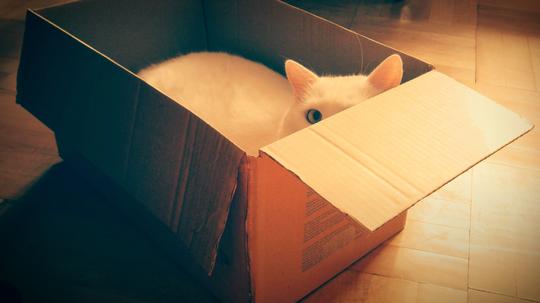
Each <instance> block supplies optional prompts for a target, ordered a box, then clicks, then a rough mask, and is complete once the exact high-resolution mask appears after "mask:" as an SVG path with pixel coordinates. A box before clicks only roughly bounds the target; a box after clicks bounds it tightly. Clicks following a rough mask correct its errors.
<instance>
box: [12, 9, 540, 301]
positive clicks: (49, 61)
mask: <svg viewBox="0 0 540 303" xmlns="http://www.w3.org/2000/svg"><path fill="white" fill-rule="evenodd" d="M198 50H211V51H227V52H230V53H235V54H240V55H242V56H244V57H246V58H249V59H253V60H255V61H259V62H262V63H264V64H266V65H267V66H269V67H271V68H273V69H275V70H277V71H279V72H281V73H283V62H284V59H285V58H293V59H296V60H298V61H300V62H302V63H304V64H306V65H307V66H309V67H311V68H313V69H314V70H315V71H316V72H317V73H320V74H350V73H356V72H358V71H359V70H360V69H361V68H362V69H363V70H365V71H369V69H370V68H373V67H375V66H376V65H377V64H378V63H379V62H380V61H382V60H383V59H384V58H386V57H387V56H388V55H390V54H393V53H399V54H400V55H401V56H402V58H403V61H404V70H405V74H404V81H405V83H404V84H402V85H401V86H399V87H397V88H394V89H392V90H390V91H387V92H385V93H383V94H381V95H378V96H376V97H374V98H372V99H370V100H368V101H366V102H363V103H361V104H359V105H357V106H354V107H352V108H350V109H348V110H345V111H343V112H341V113H339V114H336V115H334V116H332V117H330V118H328V119H325V120H324V121H322V122H320V123H318V124H315V125H313V126H311V127H309V128H306V129H303V130H301V131H299V132H297V133H295V134H292V135H290V136H288V137H286V138H283V139H281V140H279V141H277V142H275V143H272V144H270V145H268V146H265V147H263V148H262V149H261V151H260V154H259V156H258V157H252V156H248V155H246V154H245V153H244V152H243V151H242V150H240V149H239V148H237V147H236V146H235V145H234V144H232V143H231V142H230V141H229V140H228V139H227V138H225V137H223V136H222V135H221V134H220V133H219V132H218V131H216V130H214V129H212V128H211V127H209V126H208V125H207V124H206V123H205V122H204V121H202V120H201V119H199V118H198V117H196V116H195V115H193V114H192V113H190V112H189V111H188V110H186V109H185V108H183V107H182V106H181V105H179V104H177V103H175V102H174V101H172V100H170V99H169V98H168V97H166V96H164V95H163V94H161V93H160V92H159V91H157V90H155V89H154V88H152V87H150V86H149V85H147V84H146V83H145V82H143V81H142V80H140V79H139V78H138V77H137V76H136V72H138V71H139V70H140V69H141V68H143V67H145V66H147V65H148V64H150V63H155V62H158V61H161V60H163V59H165V58H169V57H172V56H175V55H177V54H179V53H187V52H191V51H198ZM17 101H18V102H19V103H20V104H21V105H22V106H24V107H25V108H26V109H28V110H29V111H30V112H31V113H33V114H34V115H35V116H36V117H37V118H39V119H40V120H41V121H43V122H44V123H45V124H46V125H47V126H48V127H50V128H51V129H52V130H53V131H54V132H55V135H56V139H57V144H58V147H59V151H60V154H61V156H62V157H63V158H64V159H65V160H66V161H68V162H69V163H71V164H72V165H73V166H75V167H77V168H79V171H80V172H81V174H82V175H83V176H85V178H88V179H90V180H93V181H94V182H93V183H94V184H96V185H97V186H99V187H100V188H101V189H102V191H103V192H105V193H106V194H107V195H109V197H110V198H111V200H112V201H115V202H116V204H117V205H119V206H120V207H121V208H122V209H123V210H124V212H125V213H126V214H128V215H130V216H132V217H133V218H134V221H135V222H137V223H138V224H139V225H140V226H142V227H143V229H144V230H145V231H147V232H148V234H149V235H151V236H152V237H154V238H155V239H156V240H157V241H156V243H157V244H159V245H160V246H162V247H163V248H164V249H165V250H167V251H168V252H169V253H170V254H171V255H172V256H175V257H177V258H178V260H180V261H181V262H182V263H183V264H184V266H186V267H187V268H188V269H189V270H190V271H191V272H192V273H193V274H194V275H196V276H197V277H198V278H199V279H200V280H201V281H202V282H203V283H205V284H206V285H208V286H209V287H210V288H211V289H212V290H213V291H214V293H215V294H216V295H217V296H218V297H220V298H221V299H223V300H225V301H233V302H244V301H246V302H247V301H256V302H291V301H295V300H298V299H300V298H301V297H303V296H305V295H306V294H307V293H309V292H310V291H312V290H313V289H315V288H316V287H318V286H319V285H321V284H322V283H324V282H325V281H327V280H328V279H329V278H331V277H332V276H334V275H336V274H337V273H339V272H340V271H341V270H343V269H344V268H346V267H347V266H348V265H349V264H351V263H352V262H354V261H355V260H357V259H358V258H359V257H361V256H362V255H364V254H366V253H367V252H368V251H370V250H372V249H373V248H375V247H376V246H377V245H379V244H380V243H382V242H383V241H384V240H385V239H387V238H389V237H390V236H392V235H393V234H395V233H397V232H399V231H400V230H401V229H402V228H403V226H404V223H405V217H406V211H407V209H408V208H409V207H411V206H412V205H413V204H414V203H416V202H417V201H419V200H421V199H422V198H423V197H425V196H427V195H429V194H430V193H432V192H433V191H435V190H436V189H438V188H439V187H441V186H442V185H444V184H445V183H447V182H448V181H449V180H451V179H453V178H454V177H456V176H457V175H459V174H461V173H462V172H464V171H465V170H467V169H469V168H470V167H471V166H473V165H474V164H476V163H477V162H479V161H480V160H482V159H484V158H485V157H487V156H488V155H490V154H491V153H493V152H495V151H496V150H498V149H500V148H501V147H503V146H504V145H506V144H507V143H509V142H510V141H512V140H514V139H515V138H517V137H519V136H521V135H522V134H524V133H525V132H527V131H528V130H529V129H531V127H532V125H531V124H530V123H529V122H527V121H525V120H524V119H522V118H521V117H519V116H517V115H516V114H514V113H512V112H510V111H508V110H506V109H504V108H503V107H501V106H499V105H498V104H496V103H494V102H492V101H491V100H489V99H487V98H486V97H484V96H482V95H480V94H478V93H476V92H475V91H473V90H471V89H469V88H467V87H465V86H463V85H461V84H459V83H458V82H456V81H454V80H453V79H451V78H449V77H447V76H445V75H443V74H441V73H439V72H437V71H435V70H433V69H432V67H431V66H430V65H429V64H427V63H425V62H422V61H420V60H418V59H415V58H413V57H411V56H409V55H407V54H403V53H401V52H399V51H396V50H394V49H391V48H389V47H387V46H384V45H382V44H379V43H377V42H375V41H373V40H370V39H369V38H366V37H363V36H361V35H358V34H356V33H354V32H351V31H349V30H346V29H344V28H342V27H339V26H337V25H335V24H333V23H331V22H328V21H326V20H323V19H320V18H318V17H316V16H313V15H311V14H309V13H307V12H305V11H302V10H300V9H297V8H294V7H292V6H289V5H288V4H285V3H282V2H273V1H248V0H235V1H217V0H206V1H197V0H187V1H176V0H160V1H143V0H135V1H131V0H130V1H127V0H115V1H87V2H82V3H80V2H75V3H70V4H66V5H62V6H56V7H50V8H46V9H42V10H37V11H32V10H30V11H29V12H28V14H27V18H26V31H25V35H24V42H23V49H22V55H21V63H20V67H19V73H18V83H17Z"/></svg>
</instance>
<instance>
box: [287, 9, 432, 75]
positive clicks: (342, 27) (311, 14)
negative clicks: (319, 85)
mask: <svg viewBox="0 0 540 303" xmlns="http://www.w3.org/2000/svg"><path fill="white" fill-rule="evenodd" d="M280 4H281V5H284V6H288V7H290V8H292V9H295V10H298V11H301V12H302V13H304V14H307V15H310V16H312V17H313V18H316V19H319V20H321V21H324V22H326V23H329V24H332V25H333V26H336V27H339V28H341V29H343V30H345V31H348V32H350V33H352V34H354V35H356V36H361V37H363V38H365V39H367V40H369V41H371V42H373V43H374V44H377V45H379V46H383V47H385V48H389V49H391V50H393V51H396V52H399V53H402V54H404V55H406V56H408V57H410V58H413V59H415V60H417V61H419V62H422V63H424V64H425V65H427V67H428V68H429V69H427V70H426V71H425V73H427V72H429V71H432V70H434V69H435V66H434V65H433V64H431V63H428V62H426V61H424V60H421V59H419V58H417V57H415V56H413V55H411V54H409V53H407V52H404V51H402V50H399V49H397V48H394V47H392V46H389V45H386V44H384V43H381V42H379V41H377V40H373V39H372V38H370V37H368V36H365V35H362V34H361V33H358V32H355V31H353V30H352V29H350V28H347V27H344V26H343V25H340V24H337V23H335V22H334V21H332V20H328V19H325V18H323V17H321V16H318V15H315V14H314V13H312V12H310V11H307V10H304V9H302V8H299V7H297V6H294V5H292V4H289V3H287V2H284V1H281V3H280ZM411 80H412V79H411Z"/></svg>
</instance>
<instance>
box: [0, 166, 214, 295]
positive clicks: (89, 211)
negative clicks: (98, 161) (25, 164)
mask: <svg viewBox="0 0 540 303" xmlns="http://www.w3.org/2000/svg"><path fill="white" fill-rule="evenodd" d="M109 203H111V201H107V200H105V199H104V198H103V197H102V196H101V195H100V194H99V193H97V192H96V191H95V190H94V189H93V188H92V187H90V186H88V185H87V184H85V182H83V181H82V180H81V179H80V178H79V177H78V176H77V175H76V174H75V173H74V172H73V171H71V169H70V168H69V167H68V166H67V165H66V164H65V163H63V162H61V163H59V164H57V165H55V166H53V167H52V168H51V169H50V170H48V171H47V172H46V173H45V174H44V175H43V176H42V177H41V178H40V179H39V181H37V182H36V183H35V184H34V185H33V186H32V188H30V189H29V190H28V191H27V192H26V194H24V195H23V196H22V197H21V198H20V199H18V200H16V201H9V202H4V203H3V204H4V206H3V207H2V208H1V209H0V243H1V245H0V298H2V297H3V298H10V300H11V301H14V302H18V299H22V302H215V299H214V298H213V297H212V295H210V294H209V293H208V291H207V290H205V289H204V288H203V287H202V286H200V285H199V284H198V283H197V282H195V281H194V280H193V279H192V277H190V276H189V275H188V274H186V273H185V272H184V271H182V270H181V269H179V268H178V266H177V265H176V264H175V263H173V262H172V261H171V260H170V259H168V258H167V257H166V256H165V255H164V254H162V253H161V251H159V250H158V249H157V248H155V246H154V245H153V243H152V241H151V240H149V239H148V238H146V237H145V236H144V235H143V234H142V233H141V232H140V231H139V230H138V229H136V228H135V227H134V226H133V224H132V223H131V222H129V221H128V220H127V218H125V217H123V216H122V215H121V214H120V213H119V212H118V210H117V209H115V208H114V207H112V206H111V205H109ZM19 296H20V298H19ZM19 301H20V300H19ZM3 302H5V301H3Z"/></svg>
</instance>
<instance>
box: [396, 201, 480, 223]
mask: <svg viewBox="0 0 540 303" xmlns="http://www.w3.org/2000/svg"><path fill="white" fill-rule="evenodd" d="M407 218H408V220H414V221H420V222H425V223H432V224H437V225H443V226H449V227H454V228H461V229H464V230H469V222H470V205H469V204H465V203H461V202H455V201H449V200H442V199H435V198H431V197H428V198H425V199H424V200H422V201H420V202H418V203H417V204H416V205H415V206H413V207H412V208H411V209H409V213H408V217H407Z"/></svg>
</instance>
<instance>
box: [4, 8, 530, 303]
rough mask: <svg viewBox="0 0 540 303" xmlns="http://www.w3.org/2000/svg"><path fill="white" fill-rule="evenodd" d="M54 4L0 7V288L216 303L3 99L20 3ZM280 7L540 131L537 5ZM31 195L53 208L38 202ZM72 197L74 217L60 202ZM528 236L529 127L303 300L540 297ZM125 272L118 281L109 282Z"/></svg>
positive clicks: (11, 71)
mask: <svg viewBox="0 0 540 303" xmlns="http://www.w3.org/2000/svg"><path fill="white" fill-rule="evenodd" d="M21 2H23V3H24V4H21ZM53 2H57V1H53V0H50V1H43V0H39V1H38V0H36V1H26V2H25V1H16V0H8V1H3V2H2V3H1V4H0V201H2V200H3V201H4V202H2V203H0V215H2V214H3V213H4V214H7V213H11V212H13V211H12V210H13V209H17V207H18V206H17V205H18V204H23V205H25V206H24V207H23V208H21V210H20V211H16V212H15V213H16V214H17V215H13V216H11V217H12V218H11V221H15V223H13V222H11V223H10V224H11V225H9V224H8V225H5V226H8V227H9V228H11V229H10V230H7V231H6V230H3V231H1V230H0V235H3V234H4V235H5V234H6V233H10V234H12V235H13V236H12V237H11V238H10V242H9V245H5V246H4V247H3V246H2V245H0V254H2V255H3V256H4V257H3V258H0V259H3V260H8V261H9V264H8V262H4V263H2V261H1V260H0V275H4V276H0V282H1V281H2V280H4V282H7V284H9V285H12V286H13V288H16V289H18V291H19V292H20V293H22V294H23V297H24V298H25V299H28V300H30V301H33V300H35V301H43V299H44V298H54V296H55V295H57V296H58V295H59V294H62V295H66V296H67V297H69V298H72V300H73V301H80V298H81V297H82V298H86V299H85V300H86V301H89V302H91V301H100V302H118V301H121V302H156V301H160V302H175V301H178V302H180V301H182V300H183V301H184V302H185V301H186V298H193V299H192V300H191V301H193V302H213V301H214V298H212V297H211V296H210V295H208V294H207V293H206V292H205V290H204V289H202V288H201V287H200V286H199V285H198V284H197V283H196V282H194V281H192V279H190V277H189V276H187V275H186V274H184V273H183V272H181V271H180V270H176V269H174V270H173V269H170V268H168V267H167V263H166V261H164V260H162V259H163V258H159V256H157V255H156V254H159V252H155V251H154V250H153V249H152V248H151V247H150V246H151V245H150V244H149V243H146V242H144V241H142V240H139V239H138V238H137V236H136V235H137V232H136V231H133V230H132V228H131V227H130V226H129V225H128V224H124V225H123V224H120V223H117V222H115V220H114V218H112V217H110V216H104V215H103V213H108V212H109V208H108V205H103V204H100V202H98V201H99V200H100V196H99V194H98V193H95V192H94V191H93V190H92V189H91V188H89V187H88V186H85V184H79V183H78V182H77V181H75V180H77V179H76V177H75V175H74V174H73V172H71V171H69V169H68V168H66V167H64V166H63V164H62V163H60V164H57V163H59V161H60V159H59V158H58V156H57V153H56V149H55V145H54V137H53V135H52V133H51V132H50V131H49V130H47V129H46V128H45V127H44V126H43V125H41V124H40V123H39V122H37V121H36V120H35V119H34V118H33V117H32V116H31V115H30V114H28V113H27V112H25V111H24V110H23V109H21V108H20V107H19V106H18V105H16V104H15V103H14V94H15V73H16V67H17V64H18V59H17V58H18V52H19V45H20V39H21V34H22V32H23V22H22V19H23V17H24V9H23V7H24V6H26V5H28V6H31V7H39V6H42V5H47V4H50V3H53ZM289 2H291V3H292V4H295V5H298V6H300V7H303V8H305V9H307V10H310V11H312V12H314V13H315V14H318V15H320V16H323V17H325V18H328V19H330V20H332V21H334V22H336V23H338V24H341V25H343V26H345V27H348V28H351V29H353V30H355V31H358V32H360V33H362V34H364V35H366V36H368V37H371V38H373V39H375V40H378V41H381V42H383V43H386V44H388V45H390V46H392V47H394V48H397V49H400V50H403V51H405V52H407V53H409V54H411V55H414V56H416V57H419V58H421V59H423V60H425V61H427V62H430V63H433V64H434V65H435V67H436V68H437V69H438V70H440V71H442V72H444V73H446V74H448V75H450V76H452V77H454V78H456V79H457V80H459V81H461V82H463V83H464V84H466V85H468V86H470V87H472V88H474V89H476V90H478V91H480V92H481V93H483V94H485V95H487V96H489V97H491V98H493V99H494V100H496V101H498V102H500V103H501V104H503V105H505V106H507V107H508V108H510V109H512V110H514V111H516V112H518V113H519V114H521V115H522V116H524V117H526V118H528V119H529V120H530V121H532V122H533V123H535V124H536V125H540V2H538V1H535V0H515V1H504V0H405V1H389V0H386V1H383V0H381V1H365V0H364V1H362V0H358V1H352V0H349V1H345V0H343V1H329V0H327V1H289ZM55 164H56V165H55ZM51 167H52V168H51ZM66 188H67V189H66ZM42 195H49V197H55V198H58V201H60V200H62V202H55V203H52V204H51V205H49V204H40V202H39V201H40V197H42ZM81 197H84V199H83V200H84V201H85V203H84V205H85V206H84V207H83V208H82V210H81V209H78V210H75V209H74V206H73V205H70V204H65V203H66V202H65V201H64V200H66V201H68V200H69V201H72V200H76V201H78V200H80V199H81ZM62 198H63V199H62ZM21 201H22V202H21ZM63 203H64V204H63ZM78 203H79V202H78ZM66 207H67V208H68V210H67V211H66V210H65V209H66ZM27 213H28V214H29V215H26V214H27ZM14 218H15V219H14ZM18 218H23V219H21V220H20V221H18V220H19V219H18ZM45 218H48V219H45ZM73 218H76V219H73ZM21 222H23V223H21ZM2 226H4V225H1V224H0V227H2ZM51 226H53V228H52V230H51V231H48V230H47V228H51ZM102 226H106V227H107V228H106V229H105V230H104V229H103V228H101V227H102ZM111 230H112V232H111ZM539 232H540V133H539V128H538V127H537V128H535V129H533V130H532V131H531V132H530V133H529V134H527V135H526V136H524V137H522V138H520V139H518V140H517V141H515V142H514V143H512V144H511V145H509V146H507V147H505V148H504V149H503V150H501V151H499V152H498V153H496V154H495V155H493V156H492V157H490V158H488V159H486V160H485V161H483V162H482V163H480V164H479V165H477V166H475V167H474V168H473V169H471V170H470V171H468V172H466V173H464V174H463V175H461V176H460V177H458V178H457V179H455V180H454V181H452V182H451V183H449V184H448V185H446V186H445V187H443V188H442V189H440V190H439V191H437V192H436V193H434V194H432V195H431V196H430V197H428V198H426V199H424V200H423V201H421V202H420V203H418V204H417V205H416V206H414V207H413V208H412V209H411V210H410V213H409V218H408V221H407V226H406V228H405V230H404V231H403V232H402V233H400V234H398V235H397V236H395V237H394V238H393V239H391V240H390V241H388V242H387V243H386V244H384V245H383V246H382V247H380V248H379V249H377V250H376V251H374V252H372V253H371V254H370V255H368V256H367V257H365V258H363V259H362V260H360V261H358V262H357V263H356V264H354V265H353V266H351V267H350V268H348V269H347V270H345V271H344V272H343V273H341V274H340V275H338V276H337V277H335V278H334V279H332V280H331V281H329V282H328V283H326V284H325V285H324V286H323V287H321V288H320V289H318V290H317V291H315V292H314V293H312V294H311V295H310V296H308V297H307V298H305V299H304V300H305V301H306V302H516V303H517V302H531V301H534V302H540V235H539ZM81 234H82V235H84V236H85V237H89V238H92V237H94V238H96V239H98V238H100V239H101V240H95V241H102V242H101V243H102V244H103V243H107V245H109V246H108V247H109V249H108V250H107V251H95V250H94V251H92V248H90V247H92V245H93V244H95V243H94V242H95V241H94V240H92V241H90V242H88V243H86V242H84V243H86V244H81V243H79V242H81V241H80V240H79V242H77V239H78V238H81V237H82V236H81ZM126 235H128V236H126ZM115 237H116V238H115ZM130 237H133V239H137V240H133V239H132V240H129V239H130ZM35 238H40V239H41V240H35ZM44 239H45V240H44ZM65 239H71V240H70V241H74V242H77V243H79V244H77V246H75V247H74V246H73V245H71V246H70V245H68V244H66V243H64V242H65ZM103 239H105V240H103ZM126 239H127V240H126ZM103 241H105V242H103ZM129 241H132V242H129ZM119 242H122V243H124V242H125V243H130V244H129V245H136V246H135V247H136V248H137V251H138V253H137V255H135V256H134V255H133V254H131V255H130V256H131V257H130V258H128V259H127V260H125V258H122V256H124V255H123V254H127V252H126V246H122V244H119ZM133 243H136V244H133ZM53 244H54V245H53ZM126 245H127V244H126ZM102 246H103V245H102ZM51 247H52V248H51ZM88 251H91V252H92V253H89V252H88ZM75 255H76V256H78V257H74V256H75ZM21 256H23V257H24V258H26V259H24V258H23V257H21ZM77 258H78V259H77ZM21 259H22V260H23V261H21ZM17 262H19V263H17ZM81 263H85V264H84V265H81ZM104 263H105V265H104ZM29 264H30V265H29ZM47 264H48V265H47ZM51 264H52V265H51ZM133 264H136V265H133ZM18 266H20V267H18ZM70 266H72V267H76V270H78V271H79V272H84V273H85V274H84V275H83V277H81V276H80V275H76V274H74V273H73V272H71V271H70V270H71V269H69V267H70ZM72 271H73V270H72ZM137 275H138V278H133V276H137ZM126 276H128V277H130V278H128V281H127V282H119V281H118V280H125V277H126ZM156 276H159V277H160V278H159V279H157V278H156V279H154V278H153V277H156ZM44 281H46V283H45V282H44ZM43 283H45V284H46V285H44V284H43ZM49 286H50V287H49ZM51 289H52V290H51ZM29 292H30V293H31V294H28V293H29Z"/></svg>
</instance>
